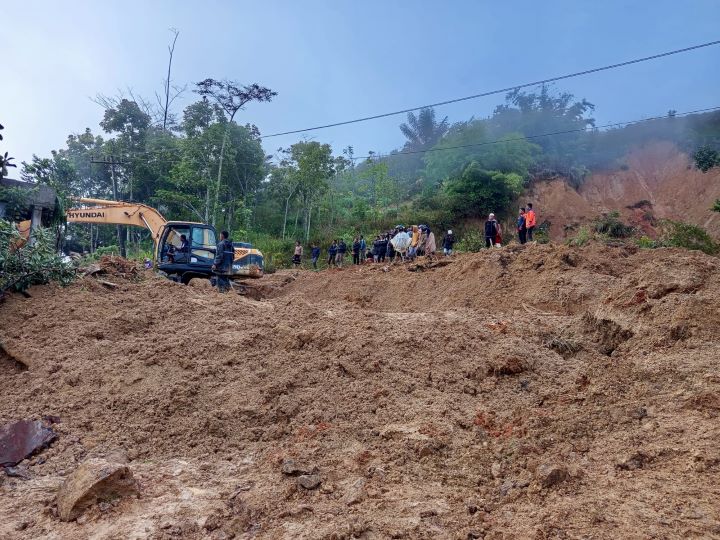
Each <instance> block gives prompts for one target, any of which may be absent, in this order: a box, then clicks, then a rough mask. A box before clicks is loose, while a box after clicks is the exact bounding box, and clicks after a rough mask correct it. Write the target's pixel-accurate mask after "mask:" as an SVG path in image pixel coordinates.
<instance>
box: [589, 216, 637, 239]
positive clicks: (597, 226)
mask: <svg viewBox="0 0 720 540" xmlns="http://www.w3.org/2000/svg"><path fill="white" fill-rule="evenodd" d="M593 230H594V231H595V232H596V233H599V234H606V235H608V236H609V237H611V238H627V237H629V236H632V235H633V234H635V228H634V227H631V226H629V225H625V224H624V223H623V222H622V221H620V212H618V211H617V210H616V211H614V212H610V213H609V214H603V215H602V216H600V217H598V218H595V220H594V221H593Z"/></svg>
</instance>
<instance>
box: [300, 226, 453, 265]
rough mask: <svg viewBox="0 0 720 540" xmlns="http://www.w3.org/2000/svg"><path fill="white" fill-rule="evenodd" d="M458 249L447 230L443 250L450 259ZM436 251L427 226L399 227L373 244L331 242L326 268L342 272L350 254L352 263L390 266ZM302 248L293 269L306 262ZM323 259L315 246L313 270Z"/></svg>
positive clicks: (361, 238)
mask: <svg viewBox="0 0 720 540" xmlns="http://www.w3.org/2000/svg"><path fill="white" fill-rule="evenodd" d="M454 246H455V236H454V235H453V232H452V230H448V231H447V234H445V235H444V236H443V239H442V247H443V253H444V254H445V255H451V254H452V252H453V248H454ZM436 251H437V243H436V240H435V233H434V232H433V231H432V230H430V227H428V226H427V225H413V226H411V227H404V226H402V225H398V226H397V227H395V228H394V229H392V230H389V231H385V232H384V233H382V234H379V235H377V236H376V237H375V238H374V239H373V241H372V242H371V243H369V242H367V241H366V240H365V237H364V236H363V235H359V236H356V237H355V238H353V241H352V243H351V244H350V245H348V244H346V243H345V240H343V239H342V238H338V239H335V240H333V241H332V243H331V244H330V246H328V248H327V264H328V266H329V267H330V268H333V267H335V268H342V266H343V264H344V261H345V256H346V255H347V254H348V252H349V253H350V254H351V255H352V263H353V264H356V265H359V264H366V263H380V262H382V263H385V262H388V263H391V262H394V261H396V260H403V261H405V260H413V259H415V258H416V257H418V256H420V255H424V256H427V257H429V258H431V259H432V258H433V257H434V256H435V254H436ZM303 253H304V250H303V246H302V244H301V243H300V242H295V251H294V253H293V259H292V262H293V265H294V266H296V267H297V266H300V264H301V263H302V259H303ZM320 258H321V249H320V246H319V245H318V244H317V243H313V244H312V246H311V251H310V260H311V261H312V266H313V268H315V269H317V267H318V262H319V261H320Z"/></svg>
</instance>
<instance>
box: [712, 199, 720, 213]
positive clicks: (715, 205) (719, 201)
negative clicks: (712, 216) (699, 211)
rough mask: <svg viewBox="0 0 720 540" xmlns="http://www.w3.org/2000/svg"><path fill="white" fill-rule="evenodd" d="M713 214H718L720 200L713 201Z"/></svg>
mask: <svg viewBox="0 0 720 540" xmlns="http://www.w3.org/2000/svg"><path fill="white" fill-rule="evenodd" d="M712 211H713V212H720V199H716V200H715V204H714V205H713V207H712Z"/></svg>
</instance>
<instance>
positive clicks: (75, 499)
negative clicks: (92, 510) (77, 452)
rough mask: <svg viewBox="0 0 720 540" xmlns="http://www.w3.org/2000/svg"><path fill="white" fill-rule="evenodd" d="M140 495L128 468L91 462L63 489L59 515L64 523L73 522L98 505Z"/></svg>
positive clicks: (82, 467)
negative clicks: (102, 502)
mask: <svg viewBox="0 0 720 540" xmlns="http://www.w3.org/2000/svg"><path fill="white" fill-rule="evenodd" d="M137 491H138V486H137V482H136V481H135V479H134V478H133V475H132V473H131V472H130V469H129V468H128V467H127V465H122V464H120V463H111V462H109V461H106V460H104V459H88V460H87V461H85V462H83V463H82V464H81V465H80V466H79V467H78V468H77V469H76V470H75V471H74V472H73V473H72V474H71V475H70V476H68V478H67V479H66V480H65V482H64V483H63V485H62V486H61V487H60V490H59V491H58V495H57V507H58V515H59V516H60V519H62V520H63V521H72V520H73V519H77V517H78V516H79V515H80V514H82V512H83V511H84V510H85V509H86V508H88V507H90V506H92V505H93V504H95V503H96V502H98V501H109V500H113V499H117V498H120V497H124V496H127V495H131V494H135V493H137Z"/></svg>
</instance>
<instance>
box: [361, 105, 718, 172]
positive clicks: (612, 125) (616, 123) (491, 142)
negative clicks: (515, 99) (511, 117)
mask: <svg viewBox="0 0 720 540" xmlns="http://www.w3.org/2000/svg"><path fill="white" fill-rule="evenodd" d="M717 110H720V106H718V107H709V108H707V109H697V110H694V111H687V112H681V113H675V114H674V115H673V116H672V117H669V116H651V117H650V118H641V119H639V120H629V121H627V122H614V123H612V124H604V125H602V126H593V127H592V128H590V129H588V128H578V129H568V130H565V131H553V132H550V133H538V134H534V135H523V136H522V137H514V138H509V139H496V140H493V141H483V142H479V143H469V144H459V145H457V146H444V147H441V148H428V149H427V150H406V151H403V152H395V153H392V154H386V155H385V156H378V155H368V156H362V157H353V158H352V159H353V161H355V160H356V159H371V158H374V159H377V158H379V157H384V158H389V157H393V156H403V155H410V154H425V153H427V152H442V151H443V150H457V149H459V148H473V147H475V146H486V145H490V144H501V143H507V142H515V141H524V140H527V139H539V138H541V137H552V136H554V135H567V134H570V133H583V132H584V133H588V132H592V131H594V130H599V129H603V128H613V127H620V126H627V125H630V124H640V123H642V122H650V121H652V120H661V119H664V118H674V117H678V116H689V115H691V114H699V113H704V112H710V111H717Z"/></svg>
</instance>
